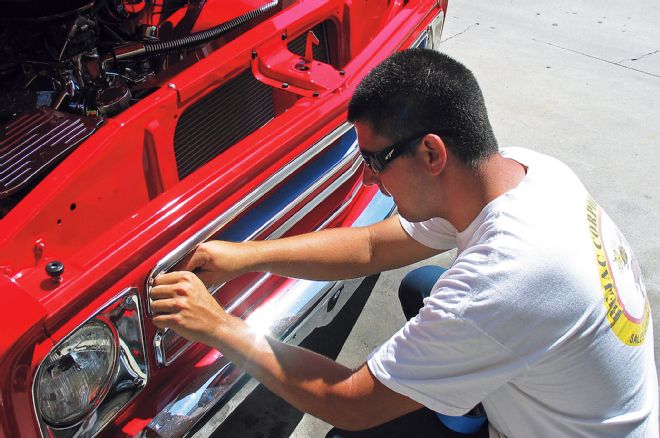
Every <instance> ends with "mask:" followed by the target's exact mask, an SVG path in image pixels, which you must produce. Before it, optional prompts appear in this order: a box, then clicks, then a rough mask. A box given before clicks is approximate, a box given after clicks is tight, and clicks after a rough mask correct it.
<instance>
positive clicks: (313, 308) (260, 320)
mask: <svg viewBox="0 0 660 438" xmlns="http://www.w3.org/2000/svg"><path fill="white" fill-rule="evenodd" d="M393 210H394V203H393V201H392V199H391V198H387V197H385V196H384V195H383V194H382V193H380V192H378V193H376V195H375V196H374V198H373V199H372V201H371V202H370V203H369V205H368V206H367V207H366V208H365V210H364V211H363V212H362V214H361V215H360V216H359V217H358V218H357V219H356V221H355V222H354V224H353V225H352V226H363V225H369V224H371V223H374V222H376V221H378V220H382V219H384V218H386V217H387V216H389V215H390V214H391V212H392V211H393ZM361 282H362V279H361V278H360V279H353V280H346V281H341V282H332V281H309V280H301V281H298V282H296V283H294V284H293V285H292V287H291V288H290V289H288V290H284V291H281V293H280V294H278V296H277V297H275V299H272V300H270V301H269V302H268V303H266V304H265V305H264V306H262V307H260V308H259V309H257V310H256V311H255V312H253V313H252V314H250V316H249V317H248V318H247V319H246V321H247V322H248V323H249V324H250V325H251V326H253V327H255V329H259V330H262V331H263V332H264V333H268V334H270V335H272V336H275V337H277V338H279V339H281V340H282V341H284V342H288V343H291V344H297V343H299V342H300V341H302V340H303V339H304V338H305V337H306V336H307V335H308V334H309V333H311V331H312V330H314V329H315V328H316V327H321V326H323V325H325V324H327V323H328V322H329V321H331V320H332V319H333V318H334V316H335V315H336V314H337V313H338V312H339V311H340V310H341V308H342V307H343V305H344V304H345V303H346V301H347V300H348V298H350V296H351V295H352V293H353V292H354V290H355V289H357V287H358V286H359V284H360V283H361ZM342 288H343V290H342ZM339 291H341V298H340V300H339V301H338V303H337V305H335V306H334V307H333V308H330V307H329V306H328V303H329V301H330V299H331V298H332V297H333V296H334V295H335V294H337V292H339ZM198 369H199V370H200V375H199V376H198V378H197V379H195V380H194V381H193V382H191V383H190V384H188V385H187V386H186V388H184V389H183V390H182V391H181V392H180V395H179V396H178V397H177V398H176V399H175V400H173V401H171V402H170V403H169V404H168V405H167V406H166V407H165V408H163V410H162V411H161V412H159V413H158V414H157V415H156V416H155V417H154V418H153V420H152V421H151V423H150V424H149V425H148V426H147V427H146V428H145V429H144V430H143V431H142V432H141V433H140V434H138V435H137V436H140V437H145V438H146V437H148V436H154V434H155V436H168V437H172V438H176V437H181V436H185V435H186V434H187V433H188V432H189V430H190V429H191V428H192V427H193V426H194V425H195V424H196V423H197V422H198V421H200V420H201V419H203V418H204V416H205V415H206V414H207V413H208V412H209V411H210V410H211V409H213V407H214V406H215V405H216V403H218V402H220V401H223V400H224V401H225V402H226V403H227V404H226V405H225V406H223V407H222V408H221V409H220V410H219V411H218V412H216V413H215V414H214V423H215V424H218V423H219V422H220V421H222V420H224V418H226V417H227V416H228V415H229V414H231V412H232V411H233V410H234V409H235V408H236V407H237V406H238V405H239V404H240V403H241V402H242V401H243V400H244V399H245V397H247V395H249V394H250V392H251V390H252V389H253V388H254V386H255V385H256V382H255V381H254V379H250V380H248V381H247V382H246V381H245V380H244V378H245V374H244V373H243V372H242V371H240V369H238V368H236V367H234V366H233V365H231V363H230V362H228V361H227V359H226V358H225V357H219V358H217V359H216V360H215V362H213V363H211V364H209V365H206V366H205V367H202V368H198ZM216 418H219V419H218V420H217V421H216ZM211 432H212V431H209V430H205V429H204V428H202V429H200V430H199V431H198V432H196V433H195V434H194V436H209V434H210V433H211Z"/></svg>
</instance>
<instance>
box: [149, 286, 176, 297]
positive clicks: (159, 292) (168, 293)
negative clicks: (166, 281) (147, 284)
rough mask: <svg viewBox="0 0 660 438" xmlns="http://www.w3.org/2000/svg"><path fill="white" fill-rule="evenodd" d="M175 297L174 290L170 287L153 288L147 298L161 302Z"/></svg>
mask: <svg viewBox="0 0 660 438" xmlns="http://www.w3.org/2000/svg"><path fill="white" fill-rule="evenodd" d="M175 296H177V293H176V289H174V288H173V287H172V286H171V285H162V286H153V287H152V288H151V291H149V298H151V299H152V300H162V299H165V298H173V297H175Z"/></svg>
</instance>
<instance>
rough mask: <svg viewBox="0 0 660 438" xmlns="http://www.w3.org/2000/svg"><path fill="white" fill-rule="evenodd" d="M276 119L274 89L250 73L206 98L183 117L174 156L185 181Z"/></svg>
mask: <svg viewBox="0 0 660 438" xmlns="http://www.w3.org/2000/svg"><path fill="white" fill-rule="evenodd" d="M274 117H275V111H274V108H273V92H272V89H271V87H269V86H267V85H265V84H262V83H261V82H259V81H258V80H256V79H255V78H254V76H253V75H252V73H251V72H250V71H249V70H246V71H244V72H243V73H241V74H240V75H238V76H236V77H235V78H233V79H231V80H229V81H228V82H226V83H224V84H223V85H221V86H219V87H218V88H216V89H215V90H213V91H212V92H211V93H209V94H208V95H206V96H204V97H203V98H202V99H200V100H199V101H198V102H196V103H195V104H193V105H191V106H189V107H188V108H186V109H185V110H184V112H183V113H182V114H181V118H180V119H179V122H178V123H177V126H176V130H175V132H174V155H175V157H176V165H177V172H178V174H179V179H183V178H185V177H186V176H188V175H190V174H191V173H192V172H194V171H195V170H197V169H199V168H200V167H201V166H203V165H204V164H206V163H208V162H209V161H211V160H212V159H213V158H215V157H217V156H218V155H219V154H220V153H221V152H223V151H224V150H226V149H228V148H229V147H230V146H231V145H233V144H234V143H236V142H238V141H239V140H241V139H243V138H245V137H247V136H248V135H250V134H251V133H253V132H254V131H256V130H257V129H259V128H260V127H261V126H263V125H264V124H266V123H267V122H268V121H270V120H272V119H273V118H274Z"/></svg>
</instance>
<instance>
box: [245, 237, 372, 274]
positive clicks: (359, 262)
mask: <svg viewBox="0 0 660 438" xmlns="http://www.w3.org/2000/svg"><path fill="white" fill-rule="evenodd" d="M370 240H371V237H370V232H369V229H368V228H335V229H329V230H323V231H319V232H315V233H309V234H304V235H301V236H293V237H287V238H283V239H278V240H272V241H265V242H261V241H254V242H246V243H245V244H244V245H245V246H244V248H243V250H244V257H246V260H247V263H248V265H249V266H250V268H251V269H250V270H254V271H263V272H272V273H274V274H278V275H282V276H287V277H294V278H305V279H309V280H339V279H345V278H356V277H364V276H367V275H371V274H374V273H377V272H380V271H379V270H378V269H379V267H378V266H375V264H374V263H373V257H372V255H373V254H372V246H371V242H370Z"/></svg>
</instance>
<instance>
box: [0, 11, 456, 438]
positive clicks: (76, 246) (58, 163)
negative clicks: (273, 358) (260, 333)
mask: <svg viewBox="0 0 660 438" xmlns="http://www.w3.org/2000/svg"><path fill="white" fill-rule="evenodd" d="M446 7H447V0H440V1H431V0H409V1H402V0H318V1H309V0H299V1H289V0H281V1H277V0H275V1H265V0H235V1H223V0H206V1H204V0H0V9H1V10H2V11H3V12H2V14H1V16H0V22H1V24H2V26H1V27H0V51H1V53H2V61H0V97H1V99H0V294H1V296H2V298H3V305H2V306H0V321H2V331H1V334H0V385H1V387H0V436H3V437H16V436H25V437H32V436H44V437H73V436H76V437H91V436H185V435H187V434H190V433H192V432H194V431H195V430H196V429H198V428H199V427H200V425H201V424H203V423H204V421H205V420H206V419H207V418H208V416H209V413H211V412H214V411H215V412H217V411H218V409H221V410H222V409H224V412H226V414H229V413H230V411H231V409H232V407H234V406H236V405H238V404H239V402H240V401H241V399H242V398H244V397H245V396H246V395H247V393H249V390H250V389H251V388H252V386H253V385H246V382H248V381H249V378H248V377H246V376H245V375H243V374H242V373H241V371H240V370H239V369H237V368H235V367H234V366H233V365H232V364H231V363H230V362H228V361H227V360H226V359H225V358H224V357H223V355H222V352H219V351H216V350H213V349H210V348H208V347H206V346H204V345H200V344H193V343H190V342H188V341H186V340H185V339H183V338H180V337H179V336H177V335H176V333H174V332H172V331H162V330H159V329H157V328H156V327H155V326H154V325H153V324H152V323H151V319H150V306H149V304H150V303H149V299H148V292H149V288H150V285H151V282H152V280H153V279H154V277H155V276H157V275H159V274H160V273H163V272H166V271H168V270H169V269H171V268H172V266H173V265H174V264H176V262H177V261H179V260H180V259H181V258H182V257H183V256H185V255H186V254H187V253H188V252H189V251H190V250H191V249H193V248H194V247H195V246H196V245H198V244H199V243H201V242H204V241H205V240H207V239H212V238H213V239H225V240H234V241H242V240H247V239H273V238H277V237H280V236H286V235H292V234H297V233H302V232H309V231H313V230H319V229H323V228H327V227H340V226H341V227H344V226H361V225H366V224H370V223H373V222H375V221H378V220H381V219H383V218H385V217H387V216H388V215H389V214H391V213H392V211H393V208H394V205H393V203H392V201H391V199H390V198H387V197H385V196H383V195H382V194H381V193H380V192H378V190H377V188H375V187H366V186H363V185H362V183H361V171H362V162H361V159H360V156H359V153H358V149H357V142H356V136H355V133H354V130H353V128H352V126H351V125H350V124H349V123H347V122H346V107H347V104H348V101H349V99H350V96H351V94H352V91H353V90H354V88H355V86H356V85H357V84H358V82H359V81H360V80H361V78H362V77H364V75H365V74H366V73H367V72H368V71H369V70H370V69H371V68H373V67H374V66H375V65H376V64H377V63H379V62H380V61H381V60H383V59H384V58H386V57H387V56H388V55H390V54H391V53H393V52H395V51H397V50H402V49H405V48H408V47H430V48H437V46H438V43H439V40H440V34H441V31H442V25H443V20H444V16H445V11H446ZM359 282H360V280H359V279H357V280H350V281H345V282H339V283H334V282H332V283H331V282H312V281H301V280H295V279H289V278H281V277H277V276H273V275H269V274H258V273H255V274H250V275H245V276H243V277H240V278H238V279H235V280H233V281H231V282H228V283H226V284H216V285H209V290H210V291H211V292H212V293H213V294H214V295H215V297H216V298H217V299H218V301H219V302H220V303H221V304H222V305H223V306H225V307H226V308H228V309H229V310H230V311H231V312H233V313H234V314H236V315H240V316H241V317H243V318H245V319H247V320H248V321H249V322H250V323H251V324H253V325H254V326H257V327H260V328H262V329H263V330H264V331H266V332H268V333H270V334H272V335H273V336H275V337H278V338H280V339H283V340H286V341H287V342H292V343H297V342H299V341H300V340H301V339H303V338H304V337H305V335H306V334H308V333H309V332H310V331H311V330H312V329H314V328H315V327H318V326H322V325H324V324H327V323H328V322H329V321H330V320H332V318H333V316H334V315H335V314H336V313H337V312H338V311H339V310H340V309H341V308H342V306H343V305H344V303H345V302H346V301H347V300H348V298H349V297H350V296H351V294H352V293H353V291H354V290H355V289H356V287H357V286H358V285H359Z"/></svg>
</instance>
